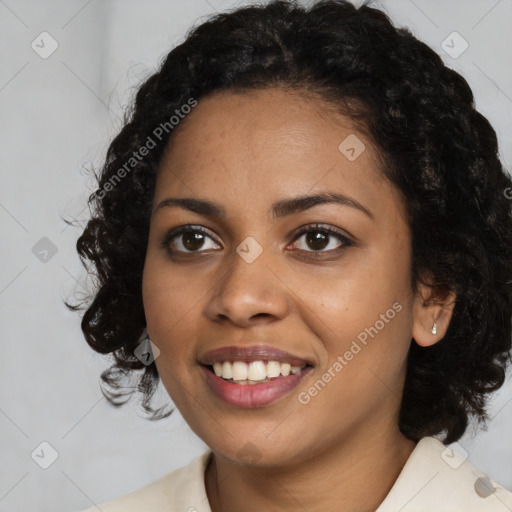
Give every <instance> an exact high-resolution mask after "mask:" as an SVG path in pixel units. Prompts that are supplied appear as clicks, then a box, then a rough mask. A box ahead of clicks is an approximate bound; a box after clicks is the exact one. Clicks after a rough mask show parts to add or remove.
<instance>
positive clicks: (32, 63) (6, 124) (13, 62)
mask: <svg viewBox="0 0 512 512" xmlns="http://www.w3.org/2000/svg"><path fill="white" fill-rule="evenodd" d="M244 3H248V2H234V1H229V0H225V1H222V0H187V1H176V0H166V1H162V0H151V1H144V2H142V1H141V0H138V1H135V0H123V1H121V0H108V1H103V2H101V1H100V0H89V1H87V0H60V1H59V0H51V1H45V2H43V1H37V2H36V1H31V2H30V1H23V0H0V38H1V41H0V48H1V50H0V51H1V54H0V55H1V66H0V112H1V119H2V123H1V128H0V129H1V134H0V145H1V150H0V169H1V172H2V188H1V192H0V223H1V230H2V265H1V267H0V311H1V313H0V314H1V325H2V345H1V346H2V357H1V359H0V361H1V362H0V364H1V372H0V375H1V377H0V378H1V386H0V434H1V435H0V450H1V462H2V463H1V464H0V512H6V511H11V510H27V511H28V510H31V511H50V510H51V511H52V512H60V511H63V512H66V511H67V512H70V511H72V510H79V509H82V508H86V507H89V506H91V505H92V504H93V503H99V502H101V501H104V500H107V499H110V498H113V497H116V496H119V495H122V494H126V493H127V492H129V491H132V490H134V489H136V488H138V487H141V486H143V485H146V484H148V483H149V482H151V481H153V480H155V479H157V478H159V477H160V476H162V475H164V474H165V473H167V472H169V471H171V470H173V469H175V468H178V467H180V466H183V465H185V464H187V463H188V462H189V461H191V460H192V459H193V458H194V457H196V456H197V455H199V454H200V453H202V452H203V451H204V450H205V449H206V445H205V444H204V443H203V442H202V441H201V440H199V439H198V438H197V437H196V436H195V434H193V433H192V432H191V431H190V429H189V428H188V426H187V425H186V424H185V422H184V421H183V419H182V417H181V416H180V415H179V413H178V412H177V411H176V412H175V413H174V414H173V415H172V416H171V418H169V419H167V420H163V421H161V422H159V423H158V422H157V423H151V422H149V421H146V420H144V419H142V418H140V417H139V415H138V413H137V408H136V402H135V401H134V402H131V403H130V404H129V405H126V406H125V407H124V408H122V409H121V410H114V409H113V408H111V407H110V406H109V405H108V403H106V401H105V399H104V398H103V395H102V394H101V392H100V389H99V385H98V379H99V373H100V371H101V370H102V369H103V368H105V367H106V365H107V361H106V360H105V358H104V356H101V355H99V354H96V353H94V352H93V351H92V350H91V349H89V347H88V346H87V344H86V342H85V340H84V339H83V337H82V333H81V330H80V317H79V315H78V314H73V313H71V312H69V311H68V310H67V309H66V308H65V307H64V306H63V304H62V299H63V298H67V297H70V295H71V294H72V293H73V292H74V291H75V289H76V290H77V291H78V292H80V291H81V290H83V287H84V286H85V285H86V284H87V283H88V281H89V280H86V277H85V270H84V269H83V267H82V266H81V264H80V261H79V259H78V256H77V255H76V252H75V243H76V238H77V237H78V235H79V234H80V230H79V229H78V228H73V227H68V226H67V225H66V224H65V223H64V222H63V221H62V220H61V216H64V217H66V218H77V219H78V220H80V221H85V220H86V218H87V214H88V210H87V207H86V199H87V196H88V195H89V193H90V192H92V190H93V181H92V179H91V178H90V176H89V175H88V174H87V173H86V172H85V171H84V170H83V169H84V168H88V167H90V166H91V165H99V164H100V163H101V159H102V157H103V156H104V154H105V150H106V148H107V146H108V143H109V141H110V140H111V138H112V137H113V136H114V135H115V134H116V133H117V131H118V130H119V128H120V126H121V120H120V116H121V113H122V106H123V105H125V104H126V102H127V101H128V100H129V99H130V97H131V95H132V93H133V91H134V87H135V86H136V85H137V84H139V83H140V81H141V80H142V79H144V78H145V77H147V76H148V74H149V73H151V72H152V71H153V70H154V68H155V66H157V65H158V63H159V62H160V59H161V58H162V57H163V56H164V55H165V54H166V53H167V52H168V51H169V50H170V48H171V47H172V46H173V45H175V44H176V43H179V42H180V41H182V40H183V38H184V36H185V33H186V31H187V29H188V28H189V27H190V26H191V25H192V24H193V23H196V22H197V23H199V22H200V21H202V20H204V19H205V18H206V17H207V16H208V15H209V14H212V13H215V11H221V10H224V9H227V8H230V7H233V6H236V5H242V4H244ZM358 3H360V2H358ZM375 5H376V6H380V7H382V8H384V9H385V10H387V11H388V12H389V14H390V15H391V17H392V19H393V20H394V21H395V22H396V23H397V24H398V25H406V26H408V27H409V28H410V29H411V30H412V31H413V32H414V33H415V34H416V35H417V36H418V37H419V38H420V39H422V40H424V41H425V42H426V43H427V44H429V45H430V46H431V47H432V48H434V49H435V50H436V51H438V53H440V54H441V55H442V57H443V59H444V60H445V62H446V63H447V64H448V65H449V66H451V67H453V68H454V69H456V70H457V71H459V72H461V73H462V74H463V75H464V76H465V78H466V79H467V80H468V82H469V84H470V86H471V87H472V89H473V91H474V94H475V97H476V103H477V108H478V109H479V110H480V111H481V112H482V113H483V114H484V115H485V116H486V117H487V118H488V119H489V120H490V121H491V123H492V124H493V126H494V127H495V129H496V130H497V133H498V137H499V141H500V143H501V154H502V158H503V161H504V162H505V164H506V165H507V167H508V168H509V169H510V162H512V142H511V140H512V139H511V134H512V124H511V119H512V115H511V114H512V68H511V66H510V55H511V53H512V52H511V50H512V48H511V46H512V39H511V36H510V32H509V31H508V29H509V27H510V25H511V22H512V0H499V1H498V0H472V1H468V0H458V1H455V0H450V1H444V0H437V1H427V0H414V1H413V0H393V1H390V0H382V1H381V2H380V3H376V4H375ZM43 31H46V32H48V33H49V34H51V36H52V37H53V38H54V39H55V40H56V41H57V43H58V45H59V46H58V49H57V50H56V51H55V52H54V53H53V54H52V55H51V56H49V57H48V58H46V59H43V58H41V57H40V56H39V54H38V53H36V52H35V51H34V50H33V49H32V47H31V43H32V41H33V40H36V42H37V41H38V40H40V39H38V36H39V34H41V32H43ZM453 31H457V32H459V33H460V34H461V35H462V37H463V38H464V39H465V40H466V41H467V42H468V44H469V47H468V49H467V50H466V51H465V52H464V53H463V54H462V55H461V56H459V57H458V58H452V57H450V56H449V55H448V54H447V53H445V51H444V50H443V49H442V47H441V43H442V41H443V40H445V38H446V37H447V36H448V35H449V34H450V33H452V32H453ZM48 44H49V43H48V40H47V43H46V44H45V47H46V48H48V47H49V46H48ZM82 225H84V224H82ZM44 237H46V238H47V239H49V241H48V240H46V239H45V240H43V241H41V239H42V238H44ZM34 246H35V249H34ZM41 247H43V248H44V247H54V250H56V253H55V254H53V255H52V252H51V251H50V252H49V253H48V255H47V256H46V261H42V260H41V257H43V256H41V254H39V256H38V255H37V252H38V250H39V251H40V250H41ZM161 391H162V393H161V399H162V400H164V399H165V397H166V395H165V392H163V390H162V388H161ZM511 401H512V384H511V381H510V375H509V378H508V380H507V383H506V384H505V386H504V387H503V388H502V389H501V390H500V391H499V392H498V393H496V394H495V395H493V398H492V403H491V408H490V416H491V418H492V421H491V422H490V423H489V428H488V431H486V432H485V431H480V432H476V431H474V430H473V429H472V428H471V429H469V430H468V432H467V433H466V435H465V436H464V437H463V438H462V439H461V440H460V442H459V444H460V447H462V448H464V449H465V450H467V451H468V452H469V460H470V461H471V462H472V463H473V464H474V465H476V466H477V467H478V468H480V469H481V470H482V471H484V472H485V473H487V474H488V475H489V476H490V477H491V478H494V479H495V480H497V481H499V482H501V483H502V484H503V485H505V486H507V487H508V488H511V489H512V463H511V461H512V436H511V435H510V432H511V427H512V404H511V403H510V402H511ZM132 404H133V405H132ZM43 441H46V442H48V443H49V444H50V445H51V446H52V447H53V449H54V450H56V452H57V453H58V458H57V459H56V460H55V462H54V463H53V464H52V465H51V466H50V467H48V469H42V468H41V467H39V465H37V464H36V463H35V462H34V460H33V459H32V458H31V453H32V452H33V451H34V450H35V449H36V448H38V447H39V445H40V443H41V442H43ZM460 447H456V448H457V449H459V450H460ZM38 450H39V451H37V450H36V452H37V453H40V454H41V453H44V457H48V456H49V454H50V452H49V450H48V449H46V451H45V449H44V447H43V452H41V448H38ZM44 457H43V456H41V457H40V460H42V459H44Z"/></svg>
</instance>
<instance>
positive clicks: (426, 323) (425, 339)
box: [412, 283, 456, 347]
mask: <svg viewBox="0 0 512 512" xmlns="http://www.w3.org/2000/svg"><path fill="white" fill-rule="evenodd" d="M455 300H456V295H455V293H454V292H452V291H446V290H444V291H442V290H439V288H434V287H433V286H430V285H427V284H424V283H420V284H419V285H418V290H417V292H416V294H415V297H414V305H413V318H414V321H413V327H412V337H413V338H414V340H415V341H416V343H417V344H418V345H420V346H422V347H429V346H431V345H433V344H434V343H437V342H438V341H439V340H441V339H442V338H443V337H444V335H445V334H446V331H447V330H448V326H449V325H450V320H451V318H452V314H453V308H454V307H455ZM434 323H435V324H436V334H433V333H432V328H433V326H434Z"/></svg>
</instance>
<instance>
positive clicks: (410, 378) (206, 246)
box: [77, 0, 512, 512]
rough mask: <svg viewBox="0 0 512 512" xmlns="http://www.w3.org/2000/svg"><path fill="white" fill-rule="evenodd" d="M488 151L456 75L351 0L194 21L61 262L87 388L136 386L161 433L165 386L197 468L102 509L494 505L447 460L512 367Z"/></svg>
mask: <svg viewBox="0 0 512 512" xmlns="http://www.w3.org/2000/svg"><path fill="white" fill-rule="evenodd" d="M497 151H498V149H497V140H496V134H495V132H494V130H493V129H492V127H491V126H490V125H489V123H488V121H487V120H486V119H485V118H484V117H483V116H482V115H481V114H480V113H479V112H477V111H476V110H475V108H474V103H473V95H472V92H471V90H470V88H469V86H468V84H467V83H466V81H465V80H464V79H463V78H462V77H461V76H460V75H459V74H457V73H456V72H454V71H453V70H451V69H449V68H447V67H445V66H444V65H443V62H442V61H441V59H440V57H439V56H438V55H437V54H435V53H434V52H433V51H432V50H430V49H429V48H428V47H427V46H426V45H425V44H423V43H421V42H420V41H418V40H417V39H415V38H414V37H413V36H412V35H411V34H410V32H408V31H407V30H404V29H397V28H394V27H393V26H392V24H391V22H390V21H389V19H388V18H387V17H386V15H385V14H384V13H382V12H381V11H379V10H377V9H374V8H371V7H369V6H368V5H363V6H362V7H360V8H359V9H357V8H356V7H354V6H353V5H352V4H350V3H349V2H346V1H342V0H338V1H334V0H331V1H324V2H319V3H317V4H315V5H313V6H312V7H310V8H306V7H304V6H300V5H298V4H295V3H292V2H285V1H277V2H271V3H268V4H267V5H264V6H250V7H243V8H240V9H238V10H235V11H232V12H231V13H227V14H219V15H217V16H215V17H213V18H212V19H210V20H209V21H207V22H205V23H203V24H202V25H200V26H198V27H197V28H196V29H194V30H193V31H192V32H191V33H190V34H189V36H188V38H187V39H186V41H185V42H184V43H183V44H181V45H179V46H178V47H177V48H175V49H173V50H172V51H171V52H170V53H169V55H168V56H167V58H166V60H165V62H164V63H163V65H162V67H161V69H160V70H159V71H158V72H157V73H155V74H154V75H153V76H151V77H150V78H149V79H148V80H147V81H146V82H145V83H144V85H143V86H142V87H141V88H140V90H139V91H138V93H137V96H136V101H135V105H134V109H133V111H132V113H131V115H130V117H129V119H128V120H127V122H126V125H125V126H124V128H123V129H122V130H121V132H120V133H119V135H118V136H117V137H116V138H115V139H114V141H113V142H112V144H111V146H110V148H109V151H108V155H107V159H106V162H105V165H104V167H103V169H102V173H101V176H100V177H99V179H98V189H97V190H96V191H95V193H94V194H93V195H92V196H91V197H90V202H91V203H92V204H93V205H94V207H95V212H94V215H93V218H92V219H91V220H90V222H89V223H88V225H87V227H86V229H85V231H84V233H83V234H82V236H81V237H80V239H79V240H78V244H77V248H78V252H79V254H80V256H81V258H82V259H84V260H85V259H87V260H89V261H91V262H92V263H93V264H94V266H95V269H96V272H97V275H98V278H99V287H98V289H97V291H96V292H95V296H94V298H93V300H92V302H91V303H90V304H89V305H88V308H87V310H86V312H85V314H84V317H83V321H82V329H83V332H84V335H85V337H86V339H87V342H88V343H89V344H90V346H91V347H92V348H93V349H95V350H96V351H98V352H101V353H112V354H113V355H114V357H115V364H114V366H113V367H112V368H110V369H109V371H106V372H105V373H104V375H103V376H102V377H103V383H104V385H105V386H106V387H105V393H106V394H107V396H108V397H109V399H110V400H111V402H112V403H113V404H117V405H119V404H121V403H124V402H125V401H126V399H127V398H126V396H125V395H126V392H127V391H126V387H125V388H123V387H122V386H123V383H124V382H125V380H126V379H127V378H129V377H130V374H131V373H133V372H135V371H136V370H142V373H143V375H142V377H141V379H140V383H139V384H138V387H137V389H138V391H140V392H141V393H142V394H143V407H144V408H145V409H146V410H147V411H148V412H153V413H154V416H153V417H154V418H160V417H165V416H167V415H168V414H170V412H172V410H169V409H167V410H162V409H159V410H156V411H154V410H153V408H152V407H151V398H152V396H153V393H154V391H155V389H156V385H157V383H158V381H159V379H161V380H162V382H163V384H164V386H165V388H166V389H167V391H168V393H169V395H170V397H171V398H172V401H173V402H174V404H175V405H176V406H177V408H178V409H179V411H180V412H181V414H182V415H183V417H184V418H185V420H186V421H187V423H188V424H189V426H190V427H191V429H192V430H193V431H194V432H195V433H196V434H197V435H198V436H199V437H200V438H201V439H202V440H203V441H204V442H205V443H206V444H207V445H208V447H209V450H208V451H207V452H205V453H204V454H203V455H201V456H200V457H198V458H196V459H195V460H194V461H193V462H192V463H191V464H190V465H189V466H187V467H185V468H181V469H178V470H176V471H174V472H172V473H170V474H168V475H167V476H165V477H163V478H162V479H160V480H158V481H157V482H154V483H153V484H151V485H149V486H147V487H145V488H143V489H141V490H138V491H135V492H133V493H131V494H129V495H128V496H125V497H121V498H118V499H114V500H112V501H110V502H108V503H103V504H101V505H99V507H100V508H101V510H103V511H104V512H112V511H121V510H123V511H126V510H130V511H132V510H133V511H146V512H147V511H157V510H158V511H162V510H183V511H185V510H189V511H199V512H226V511H229V510H244V511H253V510H254V511H256V510H262V509H263V510H280V511H286V510H297V509H303V510H311V511H313V510H314V511H315V512H317V511H323V510H341V509H342V510H346V511H349V510H350V511H357V512H366V511H368V512H369V511H375V510H377V511H378V512H391V511H393V512H396V511H398V510H401V511H404V512H407V511H409V512H412V511H414V512H423V511H424V512H427V511H429V512H432V511H433V510H435V511H459V510H460V511H464V512H469V511H475V512H476V511H478V512H482V511H507V510H512V493H510V491H508V490H507V489H505V488H504V487H503V486H501V485H500V484H498V483H497V482H495V481H494V480H491V479H489V478H488V477H487V476H486V475H484V474H483V473H481V472H480V471H479V470H478V469H477V468H475V467H473V466H472V465H471V464H470V463H469V462H468V461H467V460H465V457H464V454H462V455H461V454H458V453H456V452H454V451H453V450H451V449H449V448H447V447H446V446H445V445H446V444H450V443H453V442H455V441H457V440H458V439H459V438H460V437H461V436H462V435H463V433H464V432H465V430H466V427H467V425H468V420H469V418H470V417H471V416H473V417H475V418H477V419H478V420H479V421H480V422H483V423H485V420H486V419H488V418H487V415H486V398H487V396H488V393H490V392H492V391H495V390H497V389H498V388H499V387H500V386H501V385H502V384H503V382H504V378H505V369H506V366H507V363H508V362H510V350H511V317H512V218H511V205H510V201H509V200H508V199H507V197H506V193H505V191H506V190H507V189H510V187H511V179H510V177H509V176H508V175H507V174H506V173H505V172H504V169H503V166H502V164H501V162H500V160H499V158H498V152H497ZM149 340H151V343H150V342H149ZM133 391H134V389H131V390H130V389H129V390H128V392H129V393H131V392H133ZM89 510H91V511H92V510H96V507H92V508H91V509H89Z"/></svg>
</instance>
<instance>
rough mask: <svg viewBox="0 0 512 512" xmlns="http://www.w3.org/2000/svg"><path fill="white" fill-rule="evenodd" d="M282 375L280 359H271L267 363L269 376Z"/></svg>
mask: <svg viewBox="0 0 512 512" xmlns="http://www.w3.org/2000/svg"><path fill="white" fill-rule="evenodd" d="M279 375H281V363H280V362H279V361H269V362H268V364H267V377H268V378H272V377H279Z"/></svg>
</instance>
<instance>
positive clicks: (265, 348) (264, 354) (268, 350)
mask: <svg viewBox="0 0 512 512" xmlns="http://www.w3.org/2000/svg"><path fill="white" fill-rule="evenodd" d="M262 360H267V361H279V362H280V363H289V364H290V365H291V366H303V365H305V364H309V365H311V366H313V364H312V363H311V362H310V361H308V360H306V359H302V358H301V357H298V356H295V355H293V354H290V353H289V352H285V351H284V350H280V349H278V348H275V347H272V346H270V345H251V346H243V347H237V346H235V345H232V346H228V347H220V348H216V349H214V350H210V351H209V352H206V354H203V355H202V356H201V357H199V362H200V363H201V364H204V365H213V363H217V362H219V363H222V362H224V361H262Z"/></svg>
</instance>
